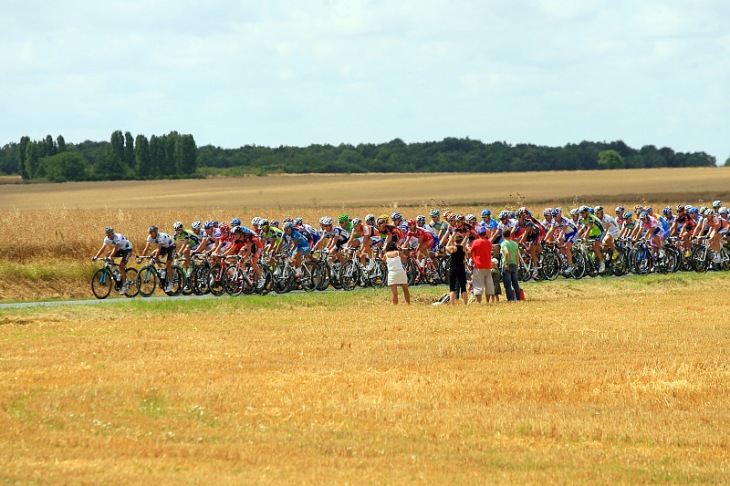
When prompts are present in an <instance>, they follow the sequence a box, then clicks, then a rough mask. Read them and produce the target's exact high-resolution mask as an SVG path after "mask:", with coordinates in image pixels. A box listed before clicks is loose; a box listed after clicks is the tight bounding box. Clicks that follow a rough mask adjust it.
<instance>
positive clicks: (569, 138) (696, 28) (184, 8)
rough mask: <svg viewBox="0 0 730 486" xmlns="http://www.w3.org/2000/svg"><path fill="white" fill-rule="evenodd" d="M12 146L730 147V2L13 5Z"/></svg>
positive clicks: (5, 75) (3, 129) (726, 150)
mask: <svg viewBox="0 0 730 486" xmlns="http://www.w3.org/2000/svg"><path fill="white" fill-rule="evenodd" d="M0 25H1V28H0V145H2V144H5V143H8V142H17V141H19V140H20V137H21V136H23V135H27V136H29V137H30V138H31V139H33V140H37V139H41V138H43V137H45V136H46V135H47V134H50V135H52V136H53V137H54V138H55V137H56V136H57V135H59V134H60V135H63V137H64V138H65V140H66V141H67V142H71V143H78V142H82V141H84V140H94V141H101V140H109V139H110V137H111V133H112V132H113V131H114V130H122V131H129V132H131V133H132V134H133V135H134V136H136V135H137V134H144V135H146V136H148V137H149V136H151V135H162V134H165V133H168V132H170V131H171V130H177V131H178V132H180V133H190V134H192V135H193V136H194V137H195V140H196V142H197V144H198V146H201V145H207V144H212V145H215V146H220V147H226V148H234V147H240V146H243V145H263V146H272V147H274V146H280V145H288V146H308V145H310V144H325V143H328V144H332V145H339V144H341V143H349V144H354V145H356V144H358V143H383V142H388V141H390V140H392V139H394V138H400V139H402V140H404V141H405V142H408V143H412V142H426V141H434V140H441V139H443V138H445V137H469V138H472V139H478V140H481V141H483V142H485V143H491V142H494V141H503V142H507V143H510V144H518V143H533V144H537V145H547V146H563V145H565V144H568V143H580V142H581V141H583V140H588V141H614V140H623V141H624V142H625V143H626V144H628V145H629V146H631V147H634V148H641V147H642V146H644V145H655V146H657V147H659V148H661V147H664V146H666V147H671V148H672V149H674V150H676V151H680V152H698V151H703V152H706V153H708V154H710V155H713V156H715V157H717V159H718V162H719V163H720V164H722V163H724V161H725V160H726V159H728V158H729V157H730V136H728V132H729V130H728V128H727V122H728V120H730V116H729V115H730V2H728V1H727V0H662V1H657V0H605V1H604V0H596V1H592V0H493V1H492V0H474V1H472V0H390V1H385V0H342V1H336V0H266V1H261V0H255V1H254V0H241V1H235V0H205V1H202V0H201V1H198V0H195V1H190V0H164V1H163V0H127V1H124V2H121V1H115V0H108V1H98V0H93V1H92V0H88V1H87V0H65V1H58V2H48V1H46V0H9V1H7V2H3V20H1V21H0Z"/></svg>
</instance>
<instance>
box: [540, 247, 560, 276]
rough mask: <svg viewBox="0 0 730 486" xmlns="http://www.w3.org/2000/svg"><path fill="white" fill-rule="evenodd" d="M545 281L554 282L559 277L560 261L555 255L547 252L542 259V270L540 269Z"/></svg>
mask: <svg viewBox="0 0 730 486" xmlns="http://www.w3.org/2000/svg"><path fill="white" fill-rule="evenodd" d="M540 271H541V272H542V276H543V277H544V278H545V280H555V279H556V278H558V275H560V259H559V258H557V257H556V255H555V253H553V252H548V253H545V255H543V257H542V268H541V269H540Z"/></svg>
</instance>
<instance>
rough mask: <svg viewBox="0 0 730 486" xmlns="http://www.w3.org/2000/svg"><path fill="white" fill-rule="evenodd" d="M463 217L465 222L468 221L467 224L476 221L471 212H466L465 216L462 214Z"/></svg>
mask: <svg viewBox="0 0 730 486" xmlns="http://www.w3.org/2000/svg"><path fill="white" fill-rule="evenodd" d="M464 219H465V220H466V222H467V223H469V224H474V223H476V222H477V217H476V216H474V215H473V214H471V213H469V214H467V215H466V216H464Z"/></svg>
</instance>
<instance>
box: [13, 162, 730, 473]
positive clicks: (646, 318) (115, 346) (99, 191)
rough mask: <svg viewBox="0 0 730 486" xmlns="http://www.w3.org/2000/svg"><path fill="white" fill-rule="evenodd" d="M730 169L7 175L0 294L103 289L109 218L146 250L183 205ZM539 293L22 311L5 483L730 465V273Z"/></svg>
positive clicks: (571, 188)
mask: <svg viewBox="0 0 730 486" xmlns="http://www.w3.org/2000/svg"><path fill="white" fill-rule="evenodd" d="M703 174H704V175H703ZM728 174H730V172H727V171H725V170H724V169H702V170H699V171H698V172H694V171H686V170H684V169H680V170H663V171H661V170H660V171H621V172H615V173H613V172H612V173H601V174H600V175H601V176H602V177H596V175H598V174H596V173H575V174H570V173H563V174H559V173H544V174H537V175H534V174H527V175H524V174H523V175H515V174H511V175H510V174H501V175H499V176H497V175H493V178H492V177H486V176H484V177H483V176H475V175H471V176H468V175H467V176H458V177H457V176H453V175H448V174H447V175H438V176H420V175H419V176H414V175H410V176H402V175H395V176H382V175H381V176H301V177H295V176H284V177H276V178H274V177H252V178H244V179H230V180H228V179H217V180H212V181H210V180H205V181H161V182H149V183H127V182H125V183H97V184H91V183H89V184H59V185H37V186H36V185H31V186H28V185H18V186H15V185H7V186H2V188H0V282H2V283H1V284H0V301H5V302H7V301H13V300H25V299H47V298H54V299H62V298H90V297H91V293H90V290H89V287H88V278H89V275H90V272H91V270H92V269H93V268H94V267H93V266H92V265H91V263H90V262H89V258H90V257H91V256H92V255H93V254H94V253H96V251H97V250H98V248H99V246H100V245H101V241H102V239H103V228H104V226H106V225H109V224H111V225H114V226H115V227H116V228H117V229H118V230H119V231H121V232H123V233H124V234H126V235H127V236H129V237H130V239H131V240H132V241H133V243H134V245H135V247H136V248H140V246H141V244H142V242H143V239H144V237H145V236H146V228H147V226H148V225H150V224H158V225H159V226H161V227H162V228H166V227H169V226H171V224H172V222H174V221H176V220H182V221H185V222H186V224H189V223H190V222H191V221H193V220H195V219H201V220H203V219H208V218H216V219H229V218H231V217H234V216H238V217H241V218H242V219H244V220H249V219H250V218H251V217H253V216H254V215H262V216H267V217H270V218H272V219H280V218H282V217H284V216H287V215H291V216H303V217H304V218H305V219H310V220H316V219H317V218H319V217H320V216H321V215H323V214H330V215H332V216H335V215H336V214H339V213H340V212H343V211H344V212H349V213H350V214H353V215H357V216H363V215H364V213H366V212H373V213H375V214H379V213H381V212H388V213H390V212H392V211H394V210H395V209H396V208H397V209H398V210H400V211H401V212H403V213H404V214H406V215H407V216H414V215H415V214H418V213H424V214H425V212H426V210H428V209H430V208H431V207H434V206H436V207H439V208H441V209H444V208H446V207H450V208H452V209H455V210H457V211H461V212H476V211H478V210H480V209H482V207H484V206H487V205H489V206H490V207H491V208H492V209H493V210H495V209H500V208H501V207H516V206H519V205H523V204H524V205H527V206H528V207H533V206H537V208H539V207H540V205H553V206H554V205H561V206H563V207H564V208H565V207H572V206H574V205H577V204H580V203H583V202H586V203H592V204H598V203H602V204H608V203H618V202H621V203H623V204H624V205H626V206H633V204H635V203H638V202H644V203H650V204H654V205H655V206H663V205H665V204H667V203H672V204H676V203H677V202H681V201H684V202H686V203H693V204H697V205H700V204H702V203H703V202H705V201H712V200H713V199H727V198H728V197H727V189H726V188H727V187H728V184H727V182H728ZM613 176H617V177H618V180H619V182H618V183H616V184H609V183H608V182H607V179H609V178H610V177H613ZM422 177H423V178H422ZM553 177H554V178H553ZM698 178H699V179H698ZM636 179H642V181H641V183H639V184H636ZM353 180H354V181H356V183H354V185H353V182H352V181H353ZM474 181H477V182H474ZM540 182H542V184H540ZM470 184H475V185H473V186H472V185H470ZM490 184H492V185H490ZM642 187H643V188H644V189H645V190H643V191H642V190H641V188H642ZM193 188H197V189H199V190H200V192H193V193H191V192H190V191H193ZM399 188H400V189H399ZM583 188H585V189H583ZM6 189H7V190H6ZM216 189H219V190H220V191H219V192H216ZM482 190H483V192H482V193H480V192H479V191H482ZM11 191H14V192H11ZM256 191H261V192H256ZM723 191H724V192H723ZM480 194H482V195H480ZM390 195H397V196H398V197H390ZM348 202H351V204H348ZM524 288H525V292H526V294H527V298H528V300H527V301H525V302H522V303H519V304H508V303H506V302H503V301H502V302H499V303H496V304H490V305H481V306H477V305H470V306H455V307H449V306H441V307H433V306H431V305H430V304H431V302H433V301H434V300H435V299H436V298H437V297H438V296H440V295H441V293H442V292H444V287H441V286H439V287H417V288H413V289H412V294H413V303H412V305H410V306H405V305H400V306H398V307H397V308H396V307H393V306H392V305H391V304H390V294H389V290H388V289H368V290H362V291H355V292H324V293H314V294H299V295H297V294H288V295H284V296H275V295H267V296H263V297H255V296H244V297H239V298H228V297H223V298H218V299H194V300H186V301H183V300H179V299H175V298H169V299H163V300H161V301H154V300H149V299H141V298H135V299H116V300H114V302H113V303H111V304H106V305H93V306H89V305H64V306H59V307H52V308H51V307H30V308H17V309H14V308H0V483H6V484H28V483H41V484H69V483H73V484H78V483H81V484H128V483H134V484H149V483H165V484H200V483H215V484H320V483H321V484H414V483H419V484H469V485H471V484H546V483H548V484H550V483H573V484H575V483H578V484H586V483H588V484H615V483H642V484H645V483H678V484H687V483H707V484H721V483H727V482H728V478H729V477H730V439H728V438H729V437H730V361H729V360H728V352H729V351H730V349H729V347H728V343H730V332H728V325H727V323H726V321H727V319H726V318H725V316H727V315H728V311H730V303H728V300H727V299H726V298H723V296H724V295H726V294H728V292H729V291H730V276H728V275H727V274H722V273H708V274H694V273H692V274H688V273H681V274H675V275H652V276H647V277H643V278H640V277H626V278H620V279H618V278H607V279H584V280H581V281H572V280H571V281H568V280H557V281H555V282H541V283H528V284H525V286H524Z"/></svg>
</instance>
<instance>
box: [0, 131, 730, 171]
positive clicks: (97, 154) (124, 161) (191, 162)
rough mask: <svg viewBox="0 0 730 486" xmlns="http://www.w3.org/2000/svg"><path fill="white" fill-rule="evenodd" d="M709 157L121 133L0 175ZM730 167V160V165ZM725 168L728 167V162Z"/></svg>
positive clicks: (21, 147) (664, 162)
mask: <svg viewBox="0 0 730 486" xmlns="http://www.w3.org/2000/svg"><path fill="white" fill-rule="evenodd" d="M716 162H717V161H716V159H715V157H713V156H710V155H708V154H706V153H704V152H692V153H683V152H675V151H674V150H672V149H671V148H668V147H662V148H657V147H655V146H653V145H645V146H643V147H641V148H640V149H635V148H632V147H629V146H628V145H626V144H625V143H624V142H622V141H620V140H619V141H615V142H587V141H584V142H581V143H579V144H567V145H565V146H563V147H546V146H540V145H533V144H517V145H511V144H508V143H505V142H493V143H488V144H487V143H483V142H481V141H479V140H472V139H470V138H445V139H443V140H441V141H438V142H416V143H405V142H404V141H403V140H401V139H398V138H396V139H394V140H391V141H390V142H387V143H380V144H373V143H368V144H358V145H349V144H340V145H336V146H335V145H319V144H313V145H310V146H308V147H286V146H281V147H276V148H271V147H262V146H257V145H245V146H243V147H240V148H220V147H214V146H212V145H204V146H202V147H198V146H197V145H196V143H195V139H194V138H193V136H192V135H189V134H180V133H178V132H176V131H172V132H170V133H168V134H166V135H160V136H156V135H152V136H151V137H150V138H149V139H148V138H147V137H146V136H145V135H137V136H136V137H133V136H132V134H131V133H130V132H124V133H122V131H120V130H117V131H115V132H113V133H112V135H111V139H110V140H109V141H108V142H107V141H103V142H92V141H89V140H87V141H85V142H82V143H78V144H73V143H67V142H66V141H65V139H64V138H63V136H61V135H59V136H57V137H56V138H55V139H54V138H53V137H52V136H51V135H48V136H47V137H46V138H44V139H42V140H30V138H29V137H22V138H21V140H20V141H19V142H18V143H9V144H7V145H5V146H4V147H2V148H1V149H0V173H2V174H17V175H20V176H22V178H23V179H24V180H28V181H55V182H63V181H82V180H121V179H141V180H143V179H163V178H193V177H207V176H211V175H224V176H237V175H246V174H253V175H266V174H281V173H287V174H298V173H364V172H531V171H544V170H610V169H623V168H626V169H633V168H645V167H711V166H714V165H716ZM728 162H730V159H729V161H728ZM725 165H728V163H727V162H726V164H725Z"/></svg>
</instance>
